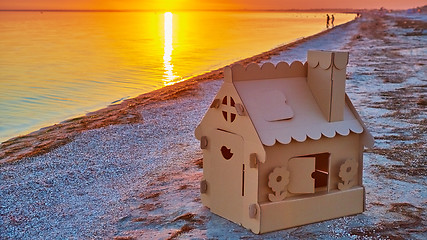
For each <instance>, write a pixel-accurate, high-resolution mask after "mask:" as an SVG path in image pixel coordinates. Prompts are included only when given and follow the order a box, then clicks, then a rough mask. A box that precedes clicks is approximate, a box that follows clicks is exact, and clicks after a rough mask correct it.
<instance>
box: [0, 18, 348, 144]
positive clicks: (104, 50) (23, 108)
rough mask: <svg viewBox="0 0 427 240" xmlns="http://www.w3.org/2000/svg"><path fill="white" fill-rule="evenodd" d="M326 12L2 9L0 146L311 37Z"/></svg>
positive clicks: (338, 20)
mask: <svg viewBox="0 0 427 240" xmlns="http://www.w3.org/2000/svg"><path fill="white" fill-rule="evenodd" d="M325 14H326V13H285V12H177V13H163V12H43V13H42V12H0V93H1V94H0V142H1V141H4V140H7V139H8V138H10V137H13V136H16V135H18V134H24V133H28V132H31V131H34V130H37V129H39V128H40V127H43V126H46V125H49V124H53V123H57V122H60V121H63V120H65V119H67V118H70V117H73V116H77V115H81V114H85V113H87V112H90V111H93V110H96V109H98V108H101V107H104V106H107V105H109V104H111V103H113V102H115V101H119V100H123V99H126V98H130V97H135V96H137V95H139V94H141V93H145V92H149V91H152V90H155V89H158V88H161V87H163V86H165V85H169V84H173V83H175V82H178V81H182V80H184V79H186V78H189V77H191V76H194V75H198V74H201V73H204V72H206V71H209V70H212V69H215V68H218V67H221V66H224V65H227V64H230V63H232V62H234V61H236V60H239V59H242V58H246V57H249V56H252V55H255V54H258V53H260V52H263V51H266V50H270V49H272V48H274V47H277V46H279V45H282V44H284V43H288V42H291V41H293V40H296V39H298V38H301V37H304V36H309V35H313V34H315V33H318V32H320V31H322V30H325ZM334 15H335V19H336V20H335V25H338V24H341V23H344V22H347V21H349V20H351V19H353V18H354V15H352V14H334Z"/></svg>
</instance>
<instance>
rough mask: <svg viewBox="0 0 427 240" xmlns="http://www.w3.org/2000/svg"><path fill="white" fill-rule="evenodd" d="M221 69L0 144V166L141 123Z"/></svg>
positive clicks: (220, 73)
mask: <svg viewBox="0 0 427 240" xmlns="http://www.w3.org/2000/svg"><path fill="white" fill-rule="evenodd" d="M354 21H355V20H351V21H349V22H346V23H343V24H341V25H338V26H335V27H333V28H328V29H326V30H324V31H321V32H319V33H316V34H314V35H311V36H309V37H302V38H300V39H297V40H295V41H293V42H290V43H284V44H283V45H281V46H278V47H275V48H273V49H270V50H268V51H265V52H262V53H259V54H256V55H254V56H251V57H248V58H245V59H242V60H239V61H236V62H234V63H232V64H230V65H233V64H241V65H243V66H246V65H248V64H249V63H260V62H262V61H265V60H268V59H270V58H271V57H273V56H275V55H278V54H280V53H281V52H283V51H286V50H287V49H289V48H292V47H296V46H298V45H300V44H302V43H305V42H307V41H310V40H312V39H315V38H318V37H320V36H322V35H325V34H327V33H329V32H330V31H331V30H333V29H338V28H342V27H344V26H347V25H349V24H352V23H354ZM225 67H226V66H223V67H220V68H218V69H214V70H211V71H209V72H206V73H204V74H201V75H197V76H193V77H190V78H189V79H187V80H184V81H182V82H178V83H176V84H173V85H171V86H165V87H162V88H160V89H157V90H154V91H151V92H147V93H143V94H141V95H139V96H137V97H134V98H130V99H126V100H124V101H122V102H120V103H118V104H112V105H109V106H107V107H105V108H101V109H99V110H95V111H93V112H89V113H87V114H86V115H83V116H79V117H74V118H70V119H66V120H64V121H62V122H60V123H57V124H53V125H49V126H46V127H43V128H40V129H39V130H36V131H33V132H30V133H28V134H24V135H19V136H16V137H12V138H10V139H8V140H6V141H4V142H1V143H0V164H2V163H8V162H13V161H17V160H20V159H22V158H24V157H32V156H37V155H40V154H44V153H47V152H49V151H51V150H53V149H55V148H58V147H60V146H62V145H65V144H67V143H69V142H71V141H72V140H73V139H74V138H75V137H76V136H77V135H78V134H80V133H82V132H84V131H88V130H92V129H97V128H102V127H105V126H108V125H116V124H133V123H142V122H143V116H141V114H140V112H141V109H142V108H143V107H144V106H147V105H150V104H154V103H156V102H159V101H166V100H169V99H173V98H178V97H180V96H182V95H185V94H188V93H190V92H191V91H194V90H195V89H196V88H197V85H198V83H201V82H205V81H213V80H218V79H221V78H223V70H224V68H225Z"/></svg>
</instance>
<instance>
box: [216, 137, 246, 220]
mask: <svg viewBox="0 0 427 240" xmlns="http://www.w3.org/2000/svg"><path fill="white" fill-rule="evenodd" d="M214 132H215V133H214V134H213V138H212V141H211V142H212V145H211V146H210V147H211V148H210V151H212V152H211V153H212V156H213V157H212V158H211V162H210V166H211V171H212V172H211V174H210V179H208V184H209V188H210V191H209V194H210V197H211V211H212V212H214V213H216V214H218V215H221V216H223V217H225V218H227V219H229V220H231V221H233V222H236V223H240V222H241V216H242V210H241V209H242V195H243V194H244V193H243V181H244V180H243V171H244V166H243V139H242V137H241V136H239V135H236V134H233V133H229V132H225V131H221V130H215V131H214Z"/></svg>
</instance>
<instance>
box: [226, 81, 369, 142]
mask: <svg viewBox="0 0 427 240" xmlns="http://www.w3.org/2000/svg"><path fill="white" fill-rule="evenodd" d="M234 85H235V87H236V90H237V92H238V93H239V95H240V98H241V99H242V101H243V104H244V106H245V108H246V111H247V113H248V115H249V116H250V118H251V120H252V122H253V124H254V126H255V129H256V131H257V133H258V135H259V138H260V139H261V142H262V143H263V144H264V145H266V146H272V145H274V144H275V143H276V141H278V142H280V143H282V144H288V143H290V142H291V141H292V139H293V140H295V141H298V142H303V141H305V140H306V139H313V140H317V139H320V138H321V137H322V136H324V137H328V138H332V137H334V136H336V135H337V134H338V135H341V136H347V135H349V134H350V132H354V133H362V132H363V131H364V126H363V122H362V121H361V120H360V117H359V116H358V114H357V112H356V111H355V110H354V107H353V105H352V103H351V101H350V100H349V98H348V97H346V104H345V107H344V120H343V121H336V122H328V121H327V120H326V119H325V117H324V116H323V114H322V112H321V110H320V108H319V107H318V105H317V103H316V100H315V99H314V97H313V95H312V93H311V91H310V89H309V87H308V84H307V81H306V77H290V78H275V79H262V80H249V81H235V82H234ZM368 141H369V140H368ZM365 145H367V146H368V145H370V143H368V144H365Z"/></svg>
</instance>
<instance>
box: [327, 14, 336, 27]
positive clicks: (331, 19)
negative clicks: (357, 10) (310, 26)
mask: <svg viewBox="0 0 427 240" xmlns="http://www.w3.org/2000/svg"><path fill="white" fill-rule="evenodd" d="M329 21H331V25H332V27H334V21H335V17H334V14H332V17H331V18H329V14H326V28H329Z"/></svg>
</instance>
